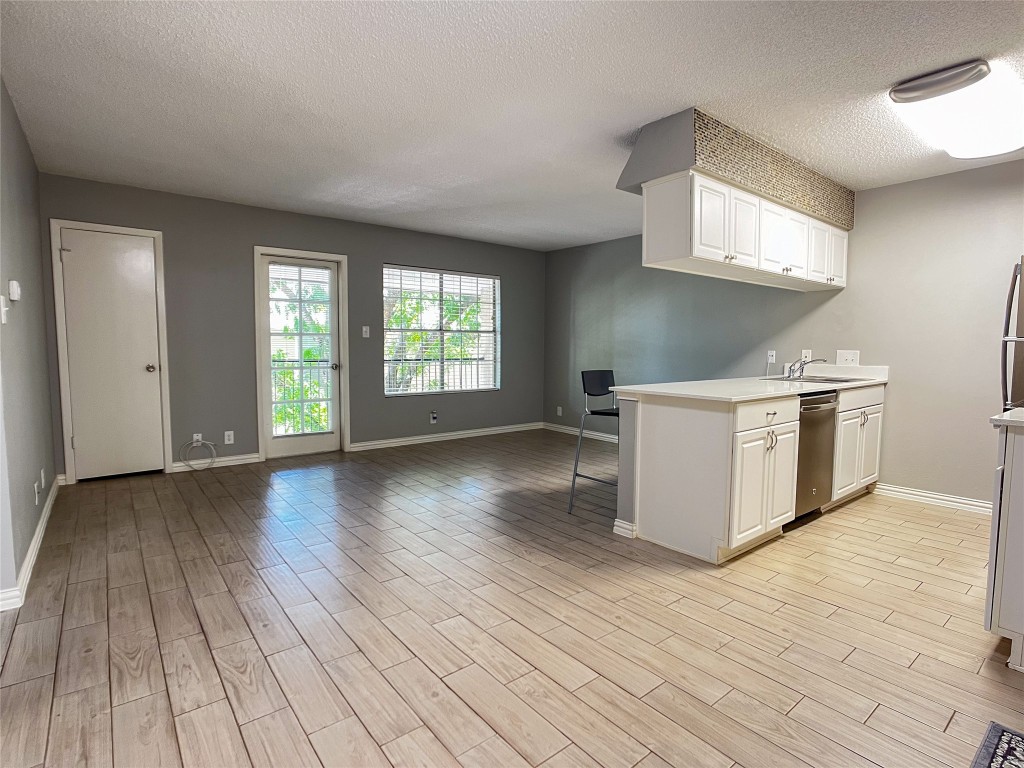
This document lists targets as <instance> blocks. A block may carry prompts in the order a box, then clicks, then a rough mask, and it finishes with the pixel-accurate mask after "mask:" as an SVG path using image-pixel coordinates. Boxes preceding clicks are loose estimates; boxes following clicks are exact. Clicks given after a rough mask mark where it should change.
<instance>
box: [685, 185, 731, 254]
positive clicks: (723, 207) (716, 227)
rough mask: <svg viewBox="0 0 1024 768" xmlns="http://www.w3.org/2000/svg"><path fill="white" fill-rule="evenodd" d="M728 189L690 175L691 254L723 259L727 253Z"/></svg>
mask: <svg viewBox="0 0 1024 768" xmlns="http://www.w3.org/2000/svg"><path fill="white" fill-rule="evenodd" d="M728 214H729V188H728V187H727V186H725V184H720V183H718V182H717V181H712V180H711V179H705V178H704V177H703V176H697V175H694V177H693V255H694V256H697V257H699V258H702V259H711V260H713V261H726V256H728V255H729V228H728V224H727V219H728Z"/></svg>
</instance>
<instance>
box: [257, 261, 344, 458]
mask: <svg viewBox="0 0 1024 768" xmlns="http://www.w3.org/2000/svg"><path fill="white" fill-rule="evenodd" d="M264 256H284V257H286V258H289V259H308V260H309V261H331V262H334V263H336V264H337V265H338V337H339V338H338V349H339V350H340V351H341V377H340V386H341V393H340V395H341V397H340V401H341V450H343V451H348V450H351V448H352V440H351V437H350V429H349V398H348V383H349V376H348V257H347V256H342V255H341V254H337V253H320V252H319V251H297V250H295V249H293V248H274V247H272V246H268V245H257V246H255V247H254V248H253V293H254V296H255V300H256V303H255V310H256V403H257V405H256V410H257V416H258V418H257V423H258V425H259V441H260V461H266V458H267V445H268V443H269V441H270V439H271V438H270V435H268V434H267V423H266V419H265V418H264V416H265V414H264V413H263V408H264V405H265V404H266V402H267V396H268V395H269V392H268V391H267V390H268V386H267V377H266V376H265V375H264V374H265V373H266V371H267V370H269V368H270V360H269V359H268V357H267V350H266V348H265V346H264V344H263V343H262V340H263V337H264V336H265V335H267V334H268V333H269V329H268V328H267V313H266V312H265V311H264V310H265V308H266V302H267V297H266V296H264V295H263V292H262V291H261V288H262V284H263V280H262V275H261V273H262V269H263V264H262V262H263V257H264Z"/></svg>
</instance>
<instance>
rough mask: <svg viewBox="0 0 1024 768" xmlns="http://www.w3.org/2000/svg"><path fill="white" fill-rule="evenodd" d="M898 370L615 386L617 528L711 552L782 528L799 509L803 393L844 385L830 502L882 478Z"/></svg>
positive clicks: (830, 369)
mask: <svg viewBox="0 0 1024 768" xmlns="http://www.w3.org/2000/svg"><path fill="white" fill-rule="evenodd" d="M888 378H889V369H888V367H887V366H841V367H840V366H834V365H819V364H812V365H808V366H807V367H806V370H805V372H804V378H802V379H783V378H781V377H774V378H742V379H718V380H708V381H684V382H673V383H666V384H643V385H636V386H619V387H616V388H615V392H616V395H617V396H618V399H619V407H620V414H621V416H620V432H619V488H618V504H617V514H616V521H615V532H616V533H618V534H620V535H623V536H628V537H637V538H641V539H646V540H648V541H652V542H655V543H657V544H661V545H663V546H665V547H668V548H670V549H673V550H676V551H678V552H683V553H685V554H688V555H691V556H693V557H697V558H700V559H701V560H707V561H709V562H712V563H721V562H724V561H725V560H728V559H729V558H730V557H733V556H735V555H737V554H739V553H741V552H743V551H745V550H747V549H750V548H751V547H754V546H756V545H758V544H760V543H762V542H764V541H767V540H768V539H771V538H773V537H775V536H777V535H778V534H779V533H780V532H781V529H782V526H783V525H784V524H785V523H788V522H790V521H791V520H793V519H794V516H795V509H796V492H797V463H798V456H799V446H800V439H801V438H800V423H801V398H806V397H808V396H811V395H821V394H825V393H837V397H836V404H835V406H833V407H834V410H835V439H834V444H831V445H825V446H821V453H822V455H823V456H825V458H826V460H827V458H828V457H827V454H828V453H830V452H831V451H832V450H833V449H834V459H833V467H832V483H831V486H832V489H831V492H830V493H828V497H827V498H823V499H821V505H822V506H828V505H829V504H833V503H834V502H838V501H842V500H843V499H846V498H849V497H852V496H855V495H857V494H858V493H860V492H862V491H863V490H864V489H865V488H867V487H869V486H870V485H871V484H872V483H874V482H875V481H876V480H877V479H878V463H879V446H880V443H881V429H882V415H883V408H884V395H885V384H886V382H887V381H888ZM808 447H809V448H810V445H809V446H808ZM814 450H818V446H814Z"/></svg>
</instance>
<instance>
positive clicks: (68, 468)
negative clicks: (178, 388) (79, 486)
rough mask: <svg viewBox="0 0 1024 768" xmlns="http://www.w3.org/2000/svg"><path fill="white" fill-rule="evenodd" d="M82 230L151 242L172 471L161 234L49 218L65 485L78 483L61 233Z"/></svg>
mask: <svg viewBox="0 0 1024 768" xmlns="http://www.w3.org/2000/svg"><path fill="white" fill-rule="evenodd" d="M62 228H66V229H82V230H85V231H87V232H107V233H109V234H114V235H136V236H138V237H149V238H152V239H153V254H154V257H155V258H154V262H155V263H154V267H155V269H156V323H157V343H158V345H159V362H160V422H161V426H162V428H163V445H164V472H170V471H171V465H172V464H173V463H174V450H173V448H172V447H171V397H170V369H169V367H168V365H167V318H166V309H165V308H166V300H165V295H164V234H163V232H160V231H158V230H155V229H136V228H134V227H117V226H114V225H112V224H91V223H88V222H84V221H69V220H67V219H50V258H51V261H52V263H53V306H54V314H55V316H56V322H57V366H58V371H59V378H60V413H61V422H62V424H61V426H62V428H63V435H64V477H65V482H67V483H68V484H71V483H74V482H77V476H76V474H75V451H74V449H73V448H72V447H71V434H72V420H71V382H70V381H69V380H68V370H69V368H70V365H69V363H68V327H67V316H66V315H65V312H64V265H63V264H62V262H61V260H60V253H61V240H60V231H61V229H62Z"/></svg>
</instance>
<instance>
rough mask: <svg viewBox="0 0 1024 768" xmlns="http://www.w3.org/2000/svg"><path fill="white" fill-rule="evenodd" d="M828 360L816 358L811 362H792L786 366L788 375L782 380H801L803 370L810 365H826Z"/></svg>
mask: <svg viewBox="0 0 1024 768" xmlns="http://www.w3.org/2000/svg"><path fill="white" fill-rule="evenodd" d="M827 362H828V360H827V359H825V358H824V357H816V358H814V359H813V360H794V361H793V362H792V363H790V364H789V365H788V366H787V370H788V371H789V373H787V374H786V376H785V377H784V378H787V379H802V378H803V377H804V368H806V367H807V366H808V365H810V364H811V363H827Z"/></svg>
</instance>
